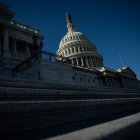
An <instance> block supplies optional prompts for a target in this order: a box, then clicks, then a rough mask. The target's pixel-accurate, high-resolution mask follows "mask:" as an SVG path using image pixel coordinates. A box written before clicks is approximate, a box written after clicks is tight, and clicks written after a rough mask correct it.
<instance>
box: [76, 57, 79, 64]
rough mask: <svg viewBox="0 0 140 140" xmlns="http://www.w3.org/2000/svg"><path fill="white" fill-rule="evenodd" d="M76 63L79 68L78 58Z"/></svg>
mask: <svg viewBox="0 0 140 140" xmlns="http://www.w3.org/2000/svg"><path fill="white" fill-rule="evenodd" d="M76 63H77V65H78V66H79V62H78V58H76Z"/></svg>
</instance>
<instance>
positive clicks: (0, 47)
mask: <svg viewBox="0 0 140 140" xmlns="http://www.w3.org/2000/svg"><path fill="white" fill-rule="evenodd" d="M1 42H2V40H1V34H0V56H1V49H2V46H1Z"/></svg>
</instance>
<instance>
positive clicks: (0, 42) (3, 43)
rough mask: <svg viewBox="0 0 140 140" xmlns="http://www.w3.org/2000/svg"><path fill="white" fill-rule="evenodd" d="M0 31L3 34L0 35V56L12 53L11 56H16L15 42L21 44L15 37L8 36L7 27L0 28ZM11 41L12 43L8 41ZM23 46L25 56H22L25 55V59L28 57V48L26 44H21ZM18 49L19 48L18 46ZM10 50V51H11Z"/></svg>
mask: <svg viewBox="0 0 140 140" xmlns="http://www.w3.org/2000/svg"><path fill="white" fill-rule="evenodd" d="M2 30H3V33H2V34H0V55H3V56H4V55H5V54H7V53H12V52H13V53H14V55H13V56H15V55H18V51H17V42H21V43H22V42H23V41H21V40H19V39H17V38H16V37H13V36H10V35H9V31H8V26H6V25H3V26H2ZM10 40H12V41H10ZM23 43H24V45H25V49H26V50H25V51H26V52H25V54H23V55H24V56H25V55H26V56H27V57H29V56H30V48H29V46H28V44H29V43H28V42H25V41H24V42H23ZM18 47H20V46H18ZM11 50H12V51H11Z"/></svg>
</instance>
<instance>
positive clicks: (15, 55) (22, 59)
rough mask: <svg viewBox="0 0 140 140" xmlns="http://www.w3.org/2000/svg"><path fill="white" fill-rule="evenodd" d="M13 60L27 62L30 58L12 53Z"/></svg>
mask: <svg viewBox="0 0 140 140" xmlns="http://www.w3.org/2000/svg"><path fill="white" fill-rule="evenodd" d="M11 58H12V59H14V60H19V61H25V60H26V59H27V58H28V56H27V55H24V54H17V53H14V52H12V53H11Z"/></svg>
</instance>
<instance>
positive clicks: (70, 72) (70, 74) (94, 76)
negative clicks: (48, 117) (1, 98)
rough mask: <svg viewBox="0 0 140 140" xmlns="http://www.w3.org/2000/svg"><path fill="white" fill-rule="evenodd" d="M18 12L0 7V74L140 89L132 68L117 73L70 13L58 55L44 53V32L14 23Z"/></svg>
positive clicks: (51, 81)
mask: <svg viewBox="0 0 140 140" xmlns="http://www.w3.org/2000/svg"><path fill="white" fill-rule="evenodd" d="M13 17H14V13H13V12H12V11H11V10H9V8H8V7H7V6H6V5H4V4H0V75H1V76H2V77H13V78H21V79H32V80H43V81H46V82H50V83H58V84H68V85H80V86H87V87H111V88H133V89H136V88H138V80H137V77H136V74H135V73H134V72H133V70H131V68H129V67H122V68H120V69H118V70H113V69H111V68H107V67H105V66H104V62H103V56H102V55H101V54H100V53H99V52H98V51H97V48H96V45H95V44H94V43H92V41H90V40H89V39H88V38H87V37H86V36H85V35H84V34H83V33H81V32H77V31H76V29H75V27H74V24H73V21H72V17H71V15H70V14H69V13H67V16H66V20H67V28H68V32H67V33H66V35H64V37H63V38H62V39H61V41H60V44H59V48H58V50H57V52H56V54H53V53H50V52H47V51H43V50H42V46H43V45H42V41H43V36H42V35H41V33H40V31H39V30H37V29H34V28H32V27H29V26H27V25H24V24H22V23H19V22H17V21H15V20H13Z"/></svg>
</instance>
